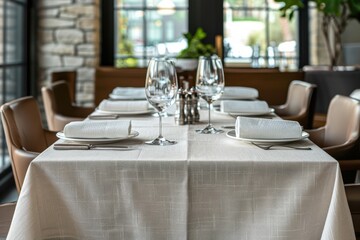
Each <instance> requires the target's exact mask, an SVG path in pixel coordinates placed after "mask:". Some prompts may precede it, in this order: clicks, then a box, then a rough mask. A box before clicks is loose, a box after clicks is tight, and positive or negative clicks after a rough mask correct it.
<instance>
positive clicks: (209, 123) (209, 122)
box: [208, 103, 211, 126]
mask: <svg viewBox="0 0 360 240" xmlns="http://www.w3.org/2000/svg"><path fill="white" fill-rule="evenodd" d="M210 109H211V103H209V121H208V126H211V121H210Z"/></svg>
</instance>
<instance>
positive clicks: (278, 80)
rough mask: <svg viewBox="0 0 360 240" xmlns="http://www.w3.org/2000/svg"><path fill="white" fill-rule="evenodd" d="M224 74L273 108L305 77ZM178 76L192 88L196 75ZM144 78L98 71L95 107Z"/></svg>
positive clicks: (138, 73)
mask: <svg viewBox="0 0 360 240" xmlns="http://www.w3.org/2000/svg"><path fill="white" fill-rule="evenodd" d="M224 74H225V84H226V85H227V86H244V87H253V88H256V89H258V91H259V98H260V99H262V100H265V101H267V102H268V103H269V104H270V105H278V104H282V103H284V102H285V100H286V95H287V89H288V87H289V84H290V82H291V81H292V80H303V78H304V75H303V73H302V72H279V71H278V70H277V69H241V68H225V70H224ZM179 75H181V76H183V79H184V80H186V79H187V78H188V76H191V77H192V80H190V86H193V84H194V78H195V77H194V76H195V72H186V73H183V72H179ZM145 77H146V68H112V67H100V68H97V70H96V79H95V104H96V105H97V104H99V103H100V101H101V100H102V99H104V98H108V96H109V93H111V91H112V90H113V89H114V88H115V87H118V86H122V87H144V85H145ZM179 78H180V77H179ZM179 86H181V83H179Z"/></svg>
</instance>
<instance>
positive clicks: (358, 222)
mask: <svg viewBox="0 0 360 240" xmlns="http://www.w3.org/2000/svg"><path fill="white" fill-rule="evenodd" d="M339 163H340V168H341V169H342V170H345V171H358V174H360V160H359V159H354V160H340V161H339ZM345 192H346V198H347V201H348V203H349V208H350V212H351V217H352V220H353V224H354V229H355V234H356V239H360V183H359V182H357V183H351V184H345Z"/></svg>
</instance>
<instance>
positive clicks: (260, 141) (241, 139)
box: [226, 130, 309, 143]
mask: <svg viewBox="0 0 360 240" xmlns="http://www.w3.org/2000/svg"><path fill="white" fill-rule="evenodd" d="M226 136H227V137H229V138H232V139H235V140H240V141H245V142H258V143H287V142H295V141H299V140H303V139H306V138H308V137H309V134H308V133H307V132H302V134H301V137H300V138H283V139H253V138H238V137H236V134H235V130H231V131H229V132H227V133H226Z"/></svg>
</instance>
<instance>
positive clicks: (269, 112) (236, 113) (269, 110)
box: [214, 108, 275, 116]
mask: <svg viewBox="0 0 360 240" xmlns="http://www.w3.org/2000/svg"><path fill="white" fill-rule="evenodd" d="M214 112H216V113H219V114H224V115H229V114H230V115H233V116H262V115H268V114H271V113H274V112H275V109H273V108H269V109H268V111H266V112H256V113H254V112H223V111H220V109H218V108H214Z"/></svg>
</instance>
